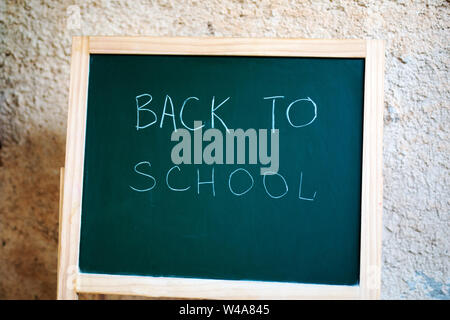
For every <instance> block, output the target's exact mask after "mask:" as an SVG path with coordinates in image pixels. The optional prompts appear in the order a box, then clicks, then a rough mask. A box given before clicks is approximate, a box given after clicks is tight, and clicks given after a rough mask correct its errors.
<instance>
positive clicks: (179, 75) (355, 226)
mask: <svg viewBox="0 0 450 320" xmlns="http://www.w3.org/2000/svg"><path fill="white" fill-rule="evenodd" d="M150 96H151V98H150ZM270 97H277V98H270ZM363 98H364V59H341V58H329V59H328V58H292V57H289V58H288V57H238V56H233V57H222V56H181V55H178V56H169V55H167V56H163V55H112V54H92V55H91V56H90V65H89V83H88V107H87V120H86V121H87V124H86V138H85V160H84V176H83V195H82V212H81V238H80V252H79V267H80V270H81V272H84V273H100V274H114V275H147V276H164V277H185V278H207V279H227V280H257V281H280V282H296V283H316V284H333V285H357V284H358V282H359V272H360V270H359V267H360V233H361V228H360V224H361V208H360V207H361V176H362V174H361V169H362V136H363V134H362V133H363V107H364V106H363ZM183 104H184V107H183ZM172 106H173V109H172ZM164 108H165V109H164ZM212 110H213V111H212ZM181 111H182V112H181ZM180 112H181V115H180ZM196 120H197V121H202V125H203V127H202V128H200V127H199V126H195V125H194V121H196ZM213 126H214V128H215V129H217V130H218V131H215V133H216V134H217V132H219V133H220V134H222V135H223V140H224V147H223V149H218V148H217V149H216V150H215V152H213V153H212V155H213V156H215V157H216V161H217V162H219V163H212V164H211V163H205V159H203V158H202V157H200V161H201V162H200V163H198V162H199V161H198V159H197V161H196V162H197V163H194V162H195V159H194V153H195V152H197V151H195V150H194V145H195V143H196V142H198V141H200V142H201V141H202V137H203V139H206V138H205V134H206V132H208V130H209V129H211V128H212V127H213ZM175 128H176V129H177V131H176V132H178V134H180V133H181V132H188V133H190V134H191V136H190V139H189V142H190V143H191V155H190V157H188V156H189V152H187V149H184V150H183V152H181V153H180V155H182V156H185V157H186V159H187V158H189V159H191V163H190V164H189V163H180V164H176V163H174V161H173V157H172V152H173V151H174V147H176V146H178V147H180V143H181V142H180V141H181V140H180V141H172V139H171V137H172V134H173V132H174V131H175ZM187 128H191V129H197V130H195V131H191V130H188V129H187ZM227 129H228V130H227ZM237 129H243V130H244V131H246V130H249V129H252V130H254V132H256V133H257V136H256V137H257V141H258V145H257V148H256V150H257V155H258V156H257V160H256V163H254V161H253V163H252V162H251V160H250V158H251V157H250V153H251V148H250V142H249V141H251V137H247V140H245V141H247V142H249V143H248V144H247V145H246V146H247V147H248V148H247V149H245V150H247V152H248V153H247V154H246V155H245V157H244V163H237V154H238V153H239V151H238V148H237V144H235V146H234V149H233V150H234V153H235V160H234V163H233V162H231V161H230V162H229V163H226V161H225V159H226V156H227V155H228V154H231V152H230V151H231V149H229V150H226V148H225V140H226V136H227V133H228V134H230V132H233V131H230V130H235V131H234V132H236V130H237ZM260 129H264V130H263V131H264V132H266V134H267V141H268V142H269V143H268V145H269V146H268V147H267V148H268V150H266V153H267V155H269V154H271V152H272V155H275V153H276V148H275V147H274V146H272V145H271V144H270V142H271V141H275V140H273V139H275V136H272V135H271V133H274V132H278V141H279V152H278V155H279V156H278V159H279V161H278V162H279V165H278V168H277V169H278V170H276V169H273V168H272V170H270V171H272V172H266V173H265V174H261V173H262V172H261V168H264V167H268V166H269V165H264V164H262V160H261V159H262V158H261V157H260V155H259V152H260V151H261V150H263V147H261V144H260V143H261V136H262V134H261V135H259V132H260V131H259V130H260ZM275 130H277V131H275ZM209 131H210V132H211V130H209ZM263 131H261V132H263ZM195 134H197V138H198V137H200V140H195V139H196V138H195V137H194V135H195ZM216 139H218V138H216ZM210 140H214V141H216V140H215V139H212V138H211V139H210ZM186 141H187V138H186ZM186 141H184V140H183V143H184V142H186ZM186 143H187V142H186ZM210 143H212V142H209V141H206V140H205V141H203V142H202V146H200V147H199V148H200V149H199V150H200V153H198V152H197V153H196V154H200V155H202V150H203V151H205V150H206V147H207V146H208V145H209V144H210ZM217 143H218V142H217ZM197 146H199V145H198V144H197ZM221 150H222V151H221ZM221 152H222V155H221ZM220 156H222V159H224V160H223V162H224V163H223V164H221V163H220V161H218V160H217V159H220ZM230 159H231V158H230ZM274 159H275V158H272V159H271V161H272V162H271V164H274V162H275V160H274ZM241 160H242V159H241ZM186 162H187V161H186ZM175 166H176V167H175ZM274 172H276V174H273V173H274ZM212 179H213V180H214V183H208V182H211V181H212ZM199 182H200V183H199Z"/></svg>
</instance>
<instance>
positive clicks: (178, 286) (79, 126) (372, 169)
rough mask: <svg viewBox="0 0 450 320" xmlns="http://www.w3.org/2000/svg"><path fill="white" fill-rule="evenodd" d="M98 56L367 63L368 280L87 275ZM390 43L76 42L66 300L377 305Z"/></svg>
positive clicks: (363, 265) (67, 174)
mask: <svg viewBox="0 0 450 320" xmlns="http://www.w3.org/2000/svg"><path fill="white" fill-rule="evenodd" d="M90 54H124V55H127V54H134V55H136V54H138V55H197V56H198V55H200V56H201V55H207V56H214V55H220V56H227V55H231V56H268V57H271V56H273V57H324V58H364V59H365V75H364V78H365V79H364V119H363V139H362V141H363V147H362V153H363V161H362V191H361V246H360V281H359V284H358V285H356V286H342V285H313V284H297V283H281V282H265V281H232V280H213V279H191V278H167V277H147V276H145V277H144V276H119V275H107V274H84V273H81V272H80V271H79V268H78V261H79V244H80V226H81V199H82V186H83V164H84V162H83V160H84V140H85V129H86V109H87V92H88V91H87V90H88V89H87V88H88V73H89V56H90ZM383 74H384V42H383V41H381V40H300V39H233V38H228V39H227V38H157V37H74V38H73V44H72V60H71V71H70V95H69V112H68V126H67V142H66V158H65V169H64V168H63V169H62V170H61V197H60V219H59V220H60V229H59V249H58V288H57V297H58V299H77V298H78V295H77V293H79V292H84V293H105V294H120V295H142V296H152V297H182V298H207V299H209V298H211V299H301V298H308V299H310V298H314V299H315V298H317V299H361V298H362V299H376V298H379V295H380V282H381V280H380V269H381V215H382V185H383V182H382V129H383V96H384V88H383V81H384V80H383Z"/></svg>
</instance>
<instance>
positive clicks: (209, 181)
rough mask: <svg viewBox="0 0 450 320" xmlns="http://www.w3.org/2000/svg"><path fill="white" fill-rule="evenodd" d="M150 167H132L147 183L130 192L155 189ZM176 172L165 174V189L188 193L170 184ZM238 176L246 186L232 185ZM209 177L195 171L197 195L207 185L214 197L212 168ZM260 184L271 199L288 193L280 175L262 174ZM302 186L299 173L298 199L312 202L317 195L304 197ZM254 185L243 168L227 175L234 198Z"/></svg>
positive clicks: (172, 168) (301, 173)
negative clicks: (272, 185) (276, 188)
mask: <svg viewBox="0 0 450 320" xmlns="http://www.w3.org/2000/svg"><path fill="white" fill-rule="evenodd" d="M151 166H152V165H151V163H150V162H148V161H141V162H139V163H138V164H136V165H135V166H134V172H135V173H137V174H138V175H140V176H144V177H146V178H147V179H148V181H147V183H146V185H145V186H139V187H138V186H131V185H130V186H129V187H130V188H131V190H133V191H136V192H148V191H151V190H153V189H154V188H155V187H156V185H157V183H156V179H155V177H154V176H152V175H151V174H149V173H148V171H149V170H150V168H151ZM175 170H176V171H175ZM177 171H178V173H181V171H182V170H181V168H180V167H179V166H173V167H171V168H170V169H169V170H168V171H167V173H166V175H165V184H166V187H167V188H168V189H169V190H171V191H175V192H184V191H188V190H189V189H191V186H190V185H186V186H175V185H173V184H172V182H170V181H171V179H172V177H173V175H174V174H176V172H177ZM239 175H242V176H243V177H246V180H247V185H246V186H236V185H235V183H233V178H235V177H236V176H239ZM210 177H211V178H209V177H208V178H205V177H203V176H202V177H201V174H200V169H197V179H196V181H195V184H196V187H197V188H196V189H197V194H200V186H202V185H209V186H210V187H211V191H210V192H211V194H212V196H213V197H215V196H216V181H215V175H214V166H212V167H211V175H210ZM275 179H278V180H279V181H280V182H281V184H282V185H283V189H284V190H282V191H281V192H280V191H278V194H277V193H276V192H274V191H273V190H271V188H270V183H269V180H272V181H273V180H275ZM262 184H263V187H264V190H265V191H266V194H267V195H268V196H269V197H270V198H272V199H280V198H283V197H284V196H285V195H286V194H287V193H288V191H289V186H288V184H287V182H286V179H285V178H284V176H283V175H281V174H279V173H275V172H266V173H264V174H263V175H262ZM302 184H303V172H300V176H299V184H298V199H300V200H306V201H314V199H315V198H316V194H317V193H316V192H314V194H313V195H312V197H306V196H304V195H303V193H302ZM254 185H255V179H254V178H253V176H252V175H251V173H250V172H248V170H246V169H244V168H237V169H235V170H233V171H232V172H231V173H230V174H229V175H228V189H229V191H230V192H231V194H233V195H235V196H238V197H239V196H243V195H244V194H246V193H247V192H249V191H250V190H251V189H252V188H253V186H254Z"/></svg>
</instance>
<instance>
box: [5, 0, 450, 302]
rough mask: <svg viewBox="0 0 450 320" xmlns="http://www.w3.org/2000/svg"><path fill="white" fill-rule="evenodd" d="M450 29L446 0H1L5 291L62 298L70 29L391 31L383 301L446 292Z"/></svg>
mask: <svg viewBox="0 0 450 320" xmlns="http://www.w3.org/2000/svg"><path fill="white" fill-rule="evenodd" d="M449 28H450V4H449V2H448V1H432V0H429V1H426V0H423V1H407V0H403V1H400V0H399V1H376V0H373V1H369V0H366V1H365V0H359V1H331V0H323V1H286V0H274V1H231V0H213V1H212V0H210V1H206V0H205V1H195V0H192V1H183V0H179V1H175V0H166V1H164V0H158V1H138V0H135V1H128V2H125V1H114V0H104V1H81V0H75V1H44V0H43V1H37V0H36V1H13V0H11V1H9V0H6V1H5V0H1V1H0V33H1V35H0V37H1V39H0V42H1V44H0V68H1V73H0V84H1V87H0V148H1V149H0V299H6V298H17V299H22V298H26V299H46V298H50V299H52V298H55V291H56V264H57V242H58V197H59V168H60V167H61V166H63V165H64V155H65V134H66V123H67V102H68V90H69V89H68V87H69V62H70V48H71V37H72V36H73V35H153V36H226V37H299V38H371V39H372V38H374V39H385V40H387V43H386V45H387V46H386V49H387V50H386V80H385V101H386V103H385V119H384V212H383V222H384V227H383V237H384V239H383V269H382V298H395V299H404V298H407V299H412V298H420V299H422V298H423V299H430V298H431V299H449V298H450V292H449V290H450V288H449V286H450V273H449V264H450V263H449V247H450V246H449V241H450V235H449V230H450V228H449V223H450V219H449V212H450V175H449V164H450V146H449V140H450V136H449V128H450V122H449V120H450V119H449V114H450V113H449V102H450V93H449V72H448V66H449V62H450V61H449V39H450V30H449ZM87 298H92V297H89V296H87ZM94 298H97V297H94Z"/></svg>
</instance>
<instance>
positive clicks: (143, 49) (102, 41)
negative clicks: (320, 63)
mask: <svg viewBox="0 0 450 320" xmlns="http://www.w3.org/2000/svg"><path fill="white" fill-rule="evenodd" d="M88 41H89V53H94V54H95V53H99V54H155V55H156V54H169V55H170V54H173V55H183V54H185V55H227V56H228V55H229V56H275V57H327V58H365V57H366V55H367V48H366V43H367V42H366V40H357V39H354V40H353V39H351V40H318V39H288V38H286V39H274V38H260V39H251V38H185V37H177V38H160V37H88Z"/></svg>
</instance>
